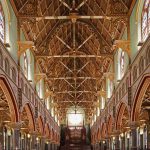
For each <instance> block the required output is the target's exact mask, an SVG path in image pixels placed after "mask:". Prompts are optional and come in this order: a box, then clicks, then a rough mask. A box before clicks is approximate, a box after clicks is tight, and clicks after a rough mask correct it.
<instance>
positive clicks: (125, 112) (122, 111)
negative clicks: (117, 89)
mask: <svg viewBox="0 0 150 150" xmlns="http://www.w3.org/2000/svg"><path fill="white" fill-rule="evenodd" d="M129 122H130V114H129V108H128V107H127V105H126V104H125V103H121V104H120V105H119V109H118V113H117V121H116V129H117V131H118V132H119V133H120V135H119V142H120V147H121V149H125V147H127V148H129V146H130V141H129V136H128V135H130V130H129V129H130V127H129V125H130V124H129Z"/></svg>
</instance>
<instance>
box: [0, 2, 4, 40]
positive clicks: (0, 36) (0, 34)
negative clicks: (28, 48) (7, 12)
mask: <svg viewBox="0 0 150 150" xmlns="http://www.w3.org/2000/svg"><path fill="white" fill-rule="evenodd" d="M4 35H5V19H4V13H3V7H2V5H1V3H0V40H1V41H2V42H4Z"/></svg>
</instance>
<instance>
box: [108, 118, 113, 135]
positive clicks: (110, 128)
mask: <svg viewBox="0 0 150 150" xmlns="http://www.w3.org/2000/svg"><path fill="white" fill-rule="evenodd" d="M107 129H108V135H109V136H110V135H111V133H112V130H113V117H112V116H111V115H110V116H109V118H108V122H107Z"/></svg>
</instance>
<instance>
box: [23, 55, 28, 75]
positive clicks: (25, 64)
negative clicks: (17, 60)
mask: <svg viewBox="0 0 150 150" xmlns="http://www.w3.org/2000/svg"><path fill="white" fill-rule="evenodd" d="M24 74H25V76H26V78H28V58H27V54H26V52H25V53H24Z"/></svg>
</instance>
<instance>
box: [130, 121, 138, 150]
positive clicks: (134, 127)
mask: <svg viewBox="0 0 150 150" xmlns="http://www.w3.org/2000/svg"><path fill="white" fill-rule="evenodd" d="M137 127H138V123H137V122H132V123H131V139H132V145H131V150H138V148H137Z"/></svg>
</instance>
